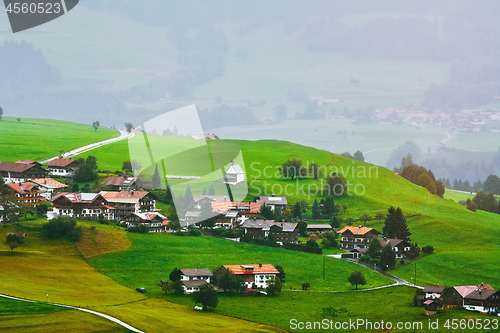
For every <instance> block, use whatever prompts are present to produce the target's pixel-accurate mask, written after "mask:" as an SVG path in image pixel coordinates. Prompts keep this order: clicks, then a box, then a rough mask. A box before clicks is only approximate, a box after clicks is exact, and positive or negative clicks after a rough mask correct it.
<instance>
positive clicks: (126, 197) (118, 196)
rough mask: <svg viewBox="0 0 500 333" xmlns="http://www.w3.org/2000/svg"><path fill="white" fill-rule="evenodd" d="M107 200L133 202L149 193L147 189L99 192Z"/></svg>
mask: <svg viewBox="0 0 500 333" xmlns="http://www.w3.org/2000/svg"><path fill="white" fill-rule="evenodd" d="M99 194H100V195H102V196H103V197H104V198H105V199H106V200H107V201H108V202H127V203H134V202H139V200H140V199H142V198H144V197H145V196H146V195H148V194H149V192H147V191H120V192H108V191H101V192H99Z"/></svg>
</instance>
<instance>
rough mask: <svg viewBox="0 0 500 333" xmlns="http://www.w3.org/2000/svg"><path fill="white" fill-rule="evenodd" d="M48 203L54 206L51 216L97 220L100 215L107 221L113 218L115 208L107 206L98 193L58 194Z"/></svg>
mask: <svg viewBox="0 0 500 333" xmlns="http://www.w3.org/2000/svg"><path fill="white" fill-rule="evenodd" d="M50 202H52V204H53V206H54V207H53V210H52V214H51V215H52V216H56V215H61V216H71V217H74V218H91V219H97V218H98V217H99V215H101V214H102V215H103V216H104V218H105V219H107V220H113V219H114V216H115V214H114V211H115V208H113V207H111V206H109V205H107V201H106V199H104V197H103V196H102V195H100V194H98V193H69V192H60V193H57V194H56V195H55V196H54V197H53V198H52V199H50Z"/></svg>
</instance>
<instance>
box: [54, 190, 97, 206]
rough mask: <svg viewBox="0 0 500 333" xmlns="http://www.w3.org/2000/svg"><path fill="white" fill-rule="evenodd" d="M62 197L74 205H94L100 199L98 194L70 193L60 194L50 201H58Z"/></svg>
mask: <svg viewBox="0 0 500 333" xmlns="http://www.w3.org/2000/svg"><path fill="white" fill-rule="evenodd" d="M60 197H65V198H66V199H68V200H69V201H71V202H72V203H92V202H94V201H95V199H97V198H98V197H100V195H99V194H98V193H70V192H60V193H58V194H56V195H55V196H54V197H53V198H52V199H50V201H51V202H54V201H56V200H57V199H59V198H60Z"/></svg>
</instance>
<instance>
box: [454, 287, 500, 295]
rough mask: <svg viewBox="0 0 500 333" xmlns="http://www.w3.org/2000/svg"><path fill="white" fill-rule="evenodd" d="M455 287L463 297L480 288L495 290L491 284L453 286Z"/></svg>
mask: <svg viewBox="0 0 500 333" xmlns="http://www.w3.org/2000/svg"><path fill="white" fill-rule="evenodd" d="M453 288H454V289H455V290H456V291H457V292H458V293H459V294H460V296H462V298H465V297H466V296H467V295H469V294H470V293H472V292H474V291H475V290H479V289H482V290H495V289H493V287H492V286H490V285H489V284H484V285H478V286H457V287H453Z"/></svg>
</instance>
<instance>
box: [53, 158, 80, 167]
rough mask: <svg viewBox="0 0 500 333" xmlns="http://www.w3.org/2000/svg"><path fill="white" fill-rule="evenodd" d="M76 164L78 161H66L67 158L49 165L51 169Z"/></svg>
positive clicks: (59, 159)
mask: <svg viewBox="0 0 500 333" xmlns="http://www.w3.org/2000/svg"><path fill="white" fill-rule="evenodd" d="M73 162H76V160H71V159H65V158H56V159H55V160H52V161H50V162H49V163H47V166H49V167H65V166H68V165H70V164H71V163H73Z"/></svg>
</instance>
